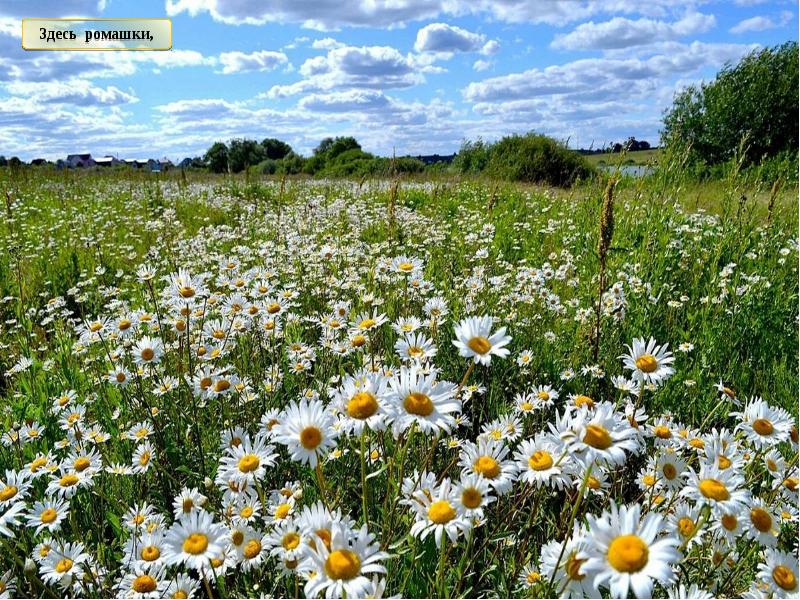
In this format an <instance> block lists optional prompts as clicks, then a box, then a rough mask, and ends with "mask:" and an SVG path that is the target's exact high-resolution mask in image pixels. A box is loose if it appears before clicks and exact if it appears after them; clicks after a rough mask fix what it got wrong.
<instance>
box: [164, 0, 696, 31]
mask: <svg viewBox="0 0 800 600" xmlns="http://www.w3.org/2000/svg"><path fill="white" fill-rule="evenodd" d="M694 4H695V0H649V1H648V2H630V1H628V0H570V1H569V2H567V1H565V0H536V1H535V2H534V1H531V0H404V1H402V2H398V1H397V0H352V1H350V2H341V1H340V0H313V1H312V0H273V1H272V2H263V0H237V1H236V2H229V1H226V0H167V2H166V11H167V15H169V16H174V15H178V14H181V13H188V14H189V15H192V16H194V15H198V14H200V13H208V14H209V15H211V18H213V19H214V20H216V21H220V22H222V23H228V24H232V25H239V24H243V23H246V24H251V25H260V24H263V23H297V24H300V25H301V26H303V27H306V28H310V29H317V30H321V31H330V30H335V29H340V28H343V27H398V26H402V25H404V24H406V23H408V22H411V21H421V20H425V19H435V18H437V17H441V16H453V17H457V16H462V15H465V14H474V15H488V16H490V17H493V18H495V19H499V20H501V21H506V22H509V23H547V24H551V25H563V24H565V23H573V22H575V21H578V20H581V19H586V18H589V17H591V16H593V15H596V14H606V13H609V12H620V13H625V14H638V15H643V16H663V15H664V14H665V13H666V12H667V11H670V10H674V9H675V7H676V6H678V7H679V6H693V5H694Z"/></svg>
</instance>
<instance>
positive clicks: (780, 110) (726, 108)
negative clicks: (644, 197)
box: [661, 42, 798, 165]
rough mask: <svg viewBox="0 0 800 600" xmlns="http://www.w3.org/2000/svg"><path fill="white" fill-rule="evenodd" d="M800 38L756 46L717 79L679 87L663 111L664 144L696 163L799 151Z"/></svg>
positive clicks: (750, 159)
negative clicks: (738, 155)
mask: <svg viewBox="0 0 800 600" xmlns="http://www.w3.org/2000/svg"><path fill="white" fill-rule="evenodd" d="M797 86H798V52H797V42H787V43H785V44H783V45H781V46H775V47H773V48H765V49H763V50H760V51H753V52H751V53H750V54H748V55H747V56H745V57H744V58H743V59H742V60H741V61H740V62H739V64H737V65H736V66H732V65H731V64H726V65H725V66H724V67H723V69H722V70H721V71H720V72H719V73H718V74H717V77H716V78H715V79H714V81H711V82H710V83H704V84H701V85H700V86H689V87H688V88H686V89H684V90H683V91H682V92H680V93H679V94H678V95H677V96H676V97H675V100H674V102H673V105H672V108H670V109H668V110H667V111H666V113H665V115H664V128H663V130H662V132H661V139H662V145H665V146H668V147H670V148H673V149H678V150H683V151H686V152H688V154H689V158H690V160H691V161H693V162H700V163H705V164H708V165H714V164H719V163H723V162H725V161H728V160H730V159H732V158H734V156H736V153H737V152H738V149H739V148H742V150H743V153H744V156H743V157H742V158H743V162H744V164H745V165H747V164H752V163H758V162H761V161H762V160H764V159H765V158H770V157H774V156H777V155H779V154H781V153H794V154H795V155H796V152H797V143H798V134H797V131H798V94H797Z"/></svg>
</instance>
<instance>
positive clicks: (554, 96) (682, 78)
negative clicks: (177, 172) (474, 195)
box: [0, 0, 798, 159]
mask: <svg viewBox="0 0 800 600" xmlns="http://www.w3.org/2000/svg"><path fill="white" fill-rule="evenodd" d="M796 9H797V4H796V3H794V2H788V1H787V2H784V1H778V0H775V1H771V2H769V1H759V0H730V1H716V2H715V1H692V0H648V1H647V2H630V1H627V0H559V1H556V0H352V1H349V2H337V1H334V0H316V1H311V0H273V1H269V0H235V1H234V0H137V1H136V2H134V1H131V0H125V1H122V0H105V1H98V0H58V1H57V0H44V1H36V0H0V56H2V57H3V60H2V61H0V154H4V155H5V156H11V155H17V156H20V157H21V158H23V159H31V158H35V157H40V156H41V157H46V158H50V159H55V158H59V157H63V156H64V155H65V154H67V153H68V152H78V151H89V152H92V153H93V154H95V155H100V156H102V155H105V154H116V155H118V156H120V157H140V158H143V157H151V156H159V157H160V156H168V157H170V158H172V159H180V158H182V157H184V156H190V155H197V154H202V153H203V151H204V150H205V148H207V147H208V146H209V145H210V144H211V143H212V142H214V141H215V140H229V139H231V138H233V137H251V138H256V139H259V140H260V139H262V138H264V137H278V138H281V139H284V140H286V141H288V142H289V143H290V144H291V145H292V146H293V147H294V148H295V149H296V150H297V151H299V152H301V153H305V154H307V153H309V152H310V151H311V149H312V148H313V147H314V146H315V145H316V144H317V143H318V142H319V140H320V139H322V138H323V137H325V136H328V135H354V136H355V137H356V138H357V139H358V140H359V141H360V142H361V144H362V146H363V147H364V148H365V149H366V150H369V151H372V152H375V153H378V154H391V153H392V151H393V150H394V151H396V152H397V154H429V153H434V152H438V153H451V152H454V151H455V150H457V149H458V147H459V145H460V143H461V140H463V139H464V138H470V139H475V138H477V137H479V136H480V137H483V138H484V139H489V140H492V139H496V138H498V137H500V136H502V135H505V134H508V133H515V132H516V133H522V132H526V131H531V130H534V131H538V132H542V133H547V134H549V135H553V136H555V137H558V138H560V139H565V140H566V139H569V143H570V145H571V146H580V147H589V146H590V145H592V144H593V145H594V146H595V147H596V146H603V145H606V144H608V143H610V142H613V141H618V140H623V139H625V138H627V137H628V136H635V137H637V138H638V139H646V140H648V141H650V142H651V143H657V142H658V131H659V127H660V118H661V114H662V112H663V110H664V108H665V107H667V106H669V104H670V101H671V99H672V97H673V95H674V93H675V92H676V91H677V90H679V89H681V88H682V87H684V86H686V85H689V84H691V83H695V82H698V81H701V80H703V79H709V78H712V77H713V76H714V74H715V73H716V72H717V70H718V69H719V68H720V67H721V66H722V65H723V64H724V63H725V62H727V61H734V62H735V61H736V60H737V59H738V58H740V57H741V56H743V55H744V54H746V53H748V52H750V51H751V50H753V49H755V48H758V47H763V46H770V45H774V44H779V43H782V42H785V41H787V40H797V37H798V35H797V33H798V29H797V14H796V13H797V10H796ZM33 16H40V17H65V16H73V17H74V16H83V17H164V16H168V17H170V18H171V19H172V20H173V50H172V51H170V52H26V51H23V50H22V49H21V46H20V41H21V40H20V35H21V22H20V19H21V18H22V17H33Z"/></svg>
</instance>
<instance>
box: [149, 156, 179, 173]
mask: <svg viewBox="0 0 800 600" xmlns="http://www.w3.org/2000/svg"><path fill="white" fill-rule="evenodd" d="M174 166H175V165H173V164H172V161H171V160H170V159H168V158H167V157H164V158H160V159H158V160H157V161H156V165H155V168H154V169H152V170H153V171H168V170H170V169H172V168H173V167H174Z"/></svg>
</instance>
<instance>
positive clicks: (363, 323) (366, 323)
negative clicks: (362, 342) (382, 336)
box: [358, 319, 377, 329]
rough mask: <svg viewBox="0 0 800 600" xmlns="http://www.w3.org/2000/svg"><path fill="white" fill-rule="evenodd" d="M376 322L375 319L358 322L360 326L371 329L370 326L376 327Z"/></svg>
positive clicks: (360, 327)
mask: <svg viewBox="0 0 800 600" xmlns="http://www.w3.org/2000/svg"><path fill="white" fill-rule="evenodd" d="M375 323H377V321H375V319H364V320H363V321H361V323H359V324H358V328H359V329H369V328H370V327H374V326H375Z"/></svg>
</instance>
